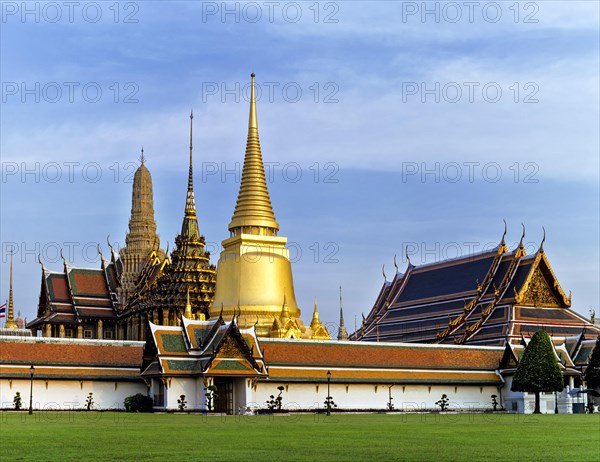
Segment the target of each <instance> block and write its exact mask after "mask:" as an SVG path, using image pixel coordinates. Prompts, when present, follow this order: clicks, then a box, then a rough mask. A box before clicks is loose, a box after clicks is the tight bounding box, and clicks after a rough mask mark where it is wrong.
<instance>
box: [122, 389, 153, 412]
mask: <svg viewBox="0 0 600 462" xmlns="http://www.w3.org/2000/svg"><path fill="white" fill-rule="evenodd" d="M124 404H125V410H126V411H128V412H152V406H153V403H152V398H150V397H149V396H146V395H143V394H141V393H138V394H136V395H132V396H128V397H127V398H125V401H124Z"/></svg>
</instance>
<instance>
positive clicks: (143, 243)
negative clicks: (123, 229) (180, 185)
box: [109, 147, 160, 307]
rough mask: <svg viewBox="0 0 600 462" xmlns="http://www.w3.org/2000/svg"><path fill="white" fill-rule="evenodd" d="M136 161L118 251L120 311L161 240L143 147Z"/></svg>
mask: <svg viewBox="0 0 600 462" xmlns="http://www.w3.org/2000/svg"><path fill="white" fill-rule="evenodd" d="M139 160H140V166H139V167H138V168H137V170H136V171H135V174H134V175H133V187H132V190H131V216H130V218H129V230H128V233H127V235H126V236H125V247H123V248H122V249H121V250H120V251H119V254H120V258H121V263H122V270H121V273H120V274H119V279H120V287H119V288H118V290H117V292H118V295H119V304H120V305H121V307H125V306H126V305H127V302H128V300H129V298H130V297H131V296H132V295H133V293H134V291H135V287H136V285H137V282H138V279H139V275H140V271H141V269H142V266H143V264H144V262H145V261H146V259H147V258H148V255H149V254H150V253H151V252H152V251H159V249H160V238H159V237H158V234H157V233H156V221H155V220H154V198H153V193H152V175H151V174H150V170H148V168H147V167H146V156H145V154H144V148H143V147H142V149H141V155H140V158H139ZM109 247H110V243H109ZM111 249H112V247H111Z"/></svg>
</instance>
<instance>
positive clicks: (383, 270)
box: [381, 263, 387, 282]
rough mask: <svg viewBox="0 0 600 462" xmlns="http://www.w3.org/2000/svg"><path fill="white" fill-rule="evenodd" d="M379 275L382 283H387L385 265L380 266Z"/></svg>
mask: <svg viewBox="0 0 600 462" xmlns="http://www.w3.org/2000/svg"><path fill="white" fill-rule="evenodd" d="M381 273H382V274H383V280H384V282H387V276H386V275H385V263H384V264H383V265H382V266H381Z"/></svg>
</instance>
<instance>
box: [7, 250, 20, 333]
mask: <svg viewBox="0 0 600 462" xmlns="http://www.w3.org/2000/svg"><path fill="white" fill-rule="evenodd" d="M4 327H5V328H7V329H16V328H17V324H16V323H15V307H14V304H13V288H12V252H11V253H10V284H9V289H8V315H7V317H6V324H5V326H4Z"/></svg>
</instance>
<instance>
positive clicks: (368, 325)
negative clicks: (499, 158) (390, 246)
mask: <svg viewBox="0 0 600 462" xmlns="http://www.w3.org/2000/svg"><path fill="white" fill-rule="evenodd" d="M524 233H525V231H523V237H524ZM505 234H506V230H505ZM523 237H522V238H521V242H520V243H519V245H518V246H517V248H516V249H514V250H509V249H508V248H507V246H506V244H505V241H504V236H503V237H502V239H501V242H500V244H498V246H497V247H496V248H494V249H492V250H489V251H487V252H482V253H480V254H475V255H469V256H465V257H461V258H456V259H452V260H446V261H441V262H437V263H432V264H426V265H422V266H415V265H412V264H411V263H410V260H409V263H408V267H407V269H406V271H405V272H404V273H400V272H397V273H396V275H395V276H394V278H393V279H392V280H391V281H385V282H384V284H383V286H382V288H381V290H380V292H379V295H378V297H377V300H376V302H375V304H374V306H373V309H372V310H371V312H370V313H369V314H368V316H367V317H366V318H365V319H364V320H363V324H362V326H361V328H360V329H359V330H358V331H357V332H355V333H354V334H353V338H354V339H356V340H362V341H382V342H420V343H454V344H472V345H498V346H504V345H505V344H506V343H510V344H518V343H520V342H522V339H523V338H528V337H530V336H531V335H533V334H534V333H535V332H536V331H537V330H539V329H541V328H544V329H545V330H546V331H547V332H548V333H549V334H550V335H551V336H552V337H553V338H566V337H572V336H577V335H579V334H581V333H583V335H584V337H585V339H588V340H589V339H595V338H596V337H597V336H598V334H600V329H599V328H598V326H595V325H594V324H593V323H591V322H590V321H588V320H587V319H585V318H584V317H583V316H581V315H579V314H578V313H576V312H575V311H573V310H571V309H570V308H571V296H570V294H569V295H568V296H567V295H566V294H565V292H564V291H563V289H562V288H561V285H560V283H559V282H558V280H557V278H556V276H555V274H554V271H553V270H552V267H551V266H550V262H549V260H548V257H547V256H546V253H545V251H544V246H543V241H542V244H541V245H540V247H539V249H538V251H537V252H536V253H534V254H532V255H527V254H526V252H525V249H524V247H523Z"/></svg>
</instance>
